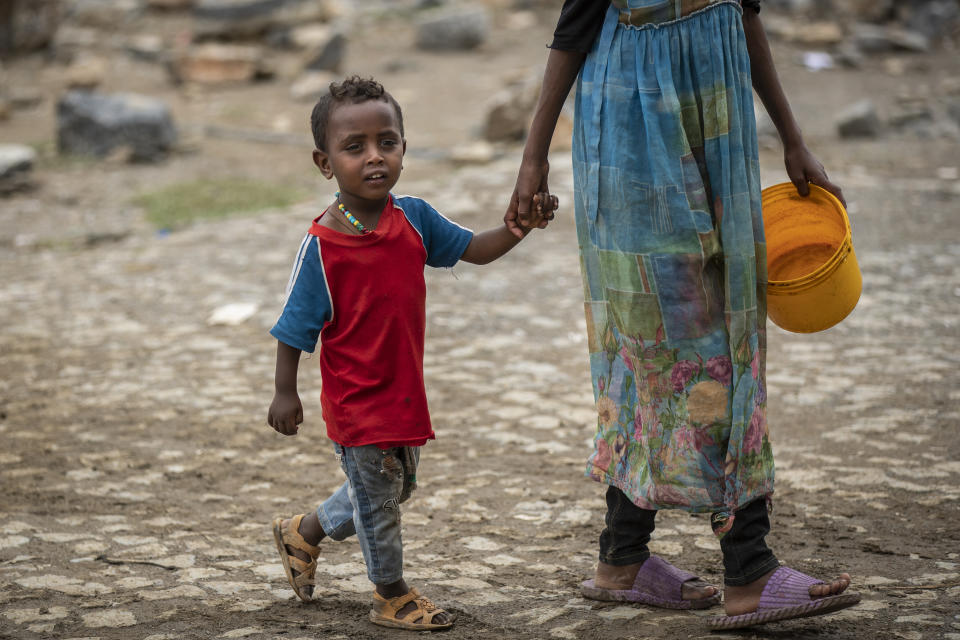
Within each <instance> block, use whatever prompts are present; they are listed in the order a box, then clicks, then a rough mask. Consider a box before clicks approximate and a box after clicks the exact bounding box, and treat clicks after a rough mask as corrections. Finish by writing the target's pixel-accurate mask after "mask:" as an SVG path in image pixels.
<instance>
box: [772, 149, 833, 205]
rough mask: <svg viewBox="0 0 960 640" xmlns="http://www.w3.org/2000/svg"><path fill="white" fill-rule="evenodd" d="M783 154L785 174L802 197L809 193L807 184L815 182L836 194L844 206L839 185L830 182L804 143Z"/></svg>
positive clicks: (821, 166)
mask: <svg viewBox="0 0 960 640" xmlns="http://www.w3.org/2000/svg"><path fill="white" fill-rule="evenodd" d="M783 156H784V157H783V160H784V164H785V165H786V169H787V176H789V177H790V182H792V183H793V184H794V185H795V186H796V187H797V193H799V194H800V195H801V196H803V197H807V196H808V195H810V187H809V184H815V185H817V186H820V187H823V188H824V189H826V190H827V191H829V192H830V193H832V194H833V195H834V196H836V198H837V200H839V201H840V202H841V204H843V206H844V208H846V206H847V201H846V200H845V199H844V197H843V191H842V190H841V189H840V187H838V186H837V185H835V184H834V183H832V182H830V178H828V177H827V171H826V169H824V168H823V165H822V164H820V161H819V160H817V159H816V157H814V155H813V154H812V153H810V150H809V149H807V146H806V145H805V144H802V143H801V144H799V145H796V146H793V147H790V148H787V149H786V150H785V152H784V154H783ZM808 183H809V184H808Z"/></svg>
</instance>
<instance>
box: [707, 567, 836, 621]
mask: <svg viewBox="0 0 960 640" xmlns="http://www.w3.org/2000/svg"><path fill="white" fill-rule="evenodd" d="M774 571H776V569H774V570H773V571H771V572H770V573H767V574H764V575H763V576H761V577H760V578H759V579H757V580H754V581H753V582H751V583H750V584H747V585H744V586H742V587H731V586H725V587H724V588H723V610H724V611H725V612H726V614H727V615H728V616H739V615H742V614H744V613H752V612H754V611H756V610H757V607H758V606H760V594H762V593H763V588H764V587H765V586H767V582H768V581H769V580H770V576H772V575H773V573H774ZM849 586H850V574H847V573H841V574H840V575H839V576H837V578H836V579H835V580H834V581H833V582H825V583H823V584H814V585H810V590H809V592H810V598H811V599H817V598H825V597H827V596H835V595H837V594H839V593H843V592H844V591H845V590H846V589H847V587H849Z"/></svg>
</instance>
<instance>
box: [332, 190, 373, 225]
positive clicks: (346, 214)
mask: <svg viewBox="0 0 960 640" xmlns="http://www.w3.org/2000/svg"><path fill="white" fill-rule="evenodd" d="M336 198H337V209H339V210H340V213H342V214H343V217H345V218H346V219H347V222H349V223H350V224H352V225H353V226H354V227H356V229H357V231H359V232H360V233H366V232H367V228H366V227H365V226H363V223H362V222H360V221H359V220H357V218H356V216H354V215H353V214H352V213H350V210H349V209H347V208H346V207H345V206H343V203H342V202H340V192H339V191H337V193H336Z"/></svg>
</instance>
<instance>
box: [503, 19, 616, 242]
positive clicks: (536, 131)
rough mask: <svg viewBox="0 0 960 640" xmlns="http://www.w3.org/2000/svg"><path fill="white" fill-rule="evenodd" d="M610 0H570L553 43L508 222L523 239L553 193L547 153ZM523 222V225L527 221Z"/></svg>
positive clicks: (510, 204) (554, 35) (507, 217)
mask: <svg viewBox="0 0 960 640" xmlns="http://www.w3.org/2000/svg"><path fill="white" fill-rule="evenodd" d="M608 6H609V2H603V1H602V0H565V2H564V3H563V8H562V9H561V10H560V18H559V20H558V21H557V28H556V30H555V31H554V34H553V42H552V43H551V44H550V54H549V55H548V56H547V68H546V70H545V71H544V73H543V85H542V87H541V89H540V98H539V100H538V101H537V106H536V108H535V109H534V114H533V122H532V123H531V125H530V132H529V133H528V134H527V142H526V145H525V146H524V150H523V159H522V161H521V164H520V169H519V171H518V173H517V184H516V187H515V188H514V190H513V195H511V196H510V203H509V204H508V206H507V212H506V213H505V214H504V216H503V221H504V223H505V224H506V225H507V228H508V229H509V230H510V231H511V232H512V233H513V235H515V236H517V237H518V238H522V237H523V231H524V228H529V224H530V207H531V201H532V198H533V196H534V194H536V193H540V192H544V193H549V191H550V190H549V188H548V186H547V176H548V175H549V173H550V165H549V163H548V162H547V152H548V151H549V150H550V141H551V140H552V139H553V132H554V129H556V127H557V118H559V117H560V110H561V109H562V108H563V103H564V101H565V100H566V99H567V95H569V93H570V87H572V86H573V81H574V80H576V78H577V74H578V73H579V72H580V67H581V66H583V61H584V59H585V58H586V56H587V52H588V51H590V48H591V47H592V46H593V41H594V40H595V39H596V37H597V36H598V35H599V33H600V30H601V29H602V28H603V17H604V15H605V14H606V11H607V7H608ZM521 225H523V226H521Z"/></svg>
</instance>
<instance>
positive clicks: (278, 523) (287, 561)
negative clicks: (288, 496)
mask: <svg viewBox="0 0 960 640" xmlns="http://www.w3.org/2000/svg"><path fill="white" fill-rule="evenodd" d="M304 515H305V514H303V513H301V514H300V515H296V516H293V517H292V518H290V522H288V523H287V526H283V524H282V523H283V518H277V519H275V520H274V521H273V539H274V540H276V541H277V551H279V552H280V562H282V563H283V570H284V571H286V573H287V582H289V583H290V586H291V587H293V592H294V593H295V594H297V597H298V598H300V599H301V600H303V601H304V602H309V601H310V598H311V597H312V596H313V586H314V584H315V582H314V579H313V576H314V573H316V570H317V556H319V555H320V547H316V546H314V545H312V544H310V543H309V542H307V541H306V540H304V539H303V536H301V535H300V531H299V529H300V521H301V520H303V516H304ZM288 546H290V547H292V548H294V549H297V550H299V551H303V552H304V553H306V554H308V555H309V556H310V558H311V560H310V562H305V561H303V560H301V559H300V558H298V557H297V556H295V555H293V554H291V553H288V552H287V547H288ZM294 571H296V572H297V575H296V576H294V575H293V572H294Z"/></svg>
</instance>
